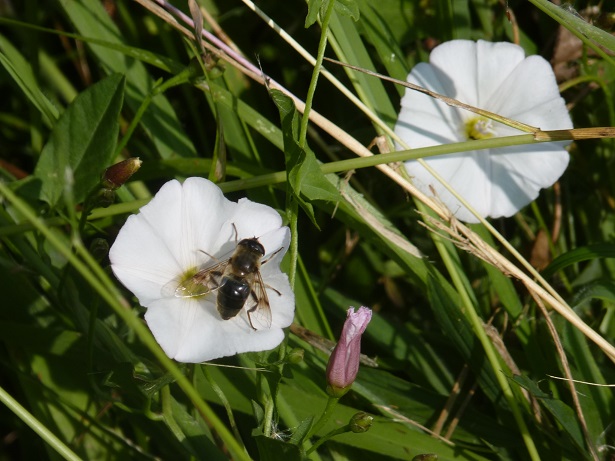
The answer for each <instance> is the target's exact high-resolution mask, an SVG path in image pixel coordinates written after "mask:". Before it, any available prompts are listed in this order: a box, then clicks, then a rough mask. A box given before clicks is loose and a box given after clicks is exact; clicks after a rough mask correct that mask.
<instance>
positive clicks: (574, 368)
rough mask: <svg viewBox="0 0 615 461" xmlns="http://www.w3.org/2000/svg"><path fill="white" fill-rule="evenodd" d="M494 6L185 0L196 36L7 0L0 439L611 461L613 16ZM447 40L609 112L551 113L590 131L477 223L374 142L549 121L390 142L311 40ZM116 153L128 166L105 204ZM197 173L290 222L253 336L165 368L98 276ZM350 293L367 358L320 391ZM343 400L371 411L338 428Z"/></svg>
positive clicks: (277, 452) (177, 28) (408, 56)
mask: <svg viewBox="0 0 615 461" xmlns="http://www.w3.org/2000/svg"><path fill="white" fill-rule="evenodd" d="M330 1H331V2H332V1H333V0H330ZM504 3H505V2H497V1H492V0H473V1H471V2H458V1H429V0H426V1H418V0H416V1H392V0H383V1H380V2H370V1H367V0H344V1H341V0H337V1H336V3H335V4H334V5H333V6H331V7H330V8H328V9H327V4H325V5H323V6H322V9H319V8H320V6H321V5H320V2H318V1H310V2H309V9H308V5H307V4H306V3H305V2H297V1H291V0H289V1H284V2H280V1H278V2H275V1H264V2H259V3H258V5H254V4H252V3H251V2H249V1H248V0H244V1H243V3H242V2H239V1H237V2H226V1H215V0H202V1H201V2H199V5H200V7H201V14H202V15H203V16H202V18H203V21H204V26H203V27H204V31H205V35H204V40H203V41H202V42H201V41H196V40H195V39H194V36H195V33H196V32H198V33H200V29H199V28H196V29H195V27H194V26H193V25H192V24H191V22H190V21H191V18H192V17H193V16H194V17H197V18H198V15H196V14H195V13H196V12H195V11H193V14H191V13H190V9H189V8H188V5H187V4H185V3H184V2H181V3H180V2H177V4H176V5H175V6H176V7H178V8H180V9H181V10H182V11H183V12H184V13H183V14H184V16H182V15H180V14H179V11H176V10H173V9H169V8H167V9H165V8H162V7H161V4H162V3H160V4H159V3H156V2H154V1H153V0H138V1H136V2H129V1H124V0H116V1H115V2H113V1H109V2H104V3H99V2H97V1H94V0H73V1H58V2H47V3H45V4H42V3H40V4H38V3H36V2H12V3H11V2H4V3H3V5H2V6H0V26H1V28H0V64H2V67H0V69H1V70H0V88H1V90H2V95H3V96H2V99H1V100H0V120H1V123H0V161H1V162H2V164H1V166H2V168H0V174H1V175H2V178H1V180H0V196H1V197H2V207H0V241H1V244H0V271H1V272H0V292H1V293H2V301H1V302H0V339H1V342H2V351H3V354H2V357H3V358H2V360H1V363H2V369H1V371H0V401H1V402H2V403H3V404H4V405H3V407H2V409H1V410H0V415H1V416H2V419H1V422H0V427H1V428H2V435H3V446H2V450H1V451H0V457H1V459H7V460H8V459H46V458H49V459H62V458H63V459H80V458H81V459H88V460H95V459H114V460H115V459H152V458H153V459H203V460H215V459H227V458H233V459H262V460H269V459H271V460H278V459H303V458H305V457H309V459H315V460H318V459H322V460H328V459H336V460H342V459H349V460H356V459H361V460H365V461H367V460H371V459H373V460H382V459H413V457H416V456H419V458H417V459H421V458H420V456H421V455H428V454H433V455H436V456H437V459H441V460H447V459H472V460H482V459H489V460H495V459H510V460H518V459H534V460H536V459H571V460H579V459H604V460H609V459H613V457H614V456H615V448H614V446H615V440H614V439H615V428H614V427H613V421H614V420H615V405H614V402H613V392H612V388H611V387H609V385H612V384H613V383H615V369H614V367H613V361H614V360H615V348H614V347H613V341H612V339H613V337H614V334H615V318H614V316H615V309H614V306H615V304H614V303H615V283H614V281H613V280H614V275H615V264H614V263H613V261H614V260H613V258H614V257H615V244H614V242H613V232H614V228H615V213H614V208H615V195H614V192H615V191H614V188H613V184H615V182H614V181H613V178H614V177H615V161H614V157H613V156H614V154H615V149H614V148H615V142H614V141H613V140H612V139H611V137H612V136H613V135H612V133H613V131H612V130H613V128H609V127H615V108H614V104H615V100H614V99H613V92H614V91H615V83H614V82H615V58H614V57H613V56H614V53H615V39H613V35H612V34H611V32H612V31H613V27H614V26H613V24H614V21H613V14H615V13H614V12H613V10H608V6H607V5H606V2H602V3H595V2H594V3H592V2H581V3H580V4H575V8H576V10H575V9H572V8H570V7H559V6H556V5H554V4H552V3H549V2H547V1H546V0H532V1H531V2H509V5H508V6H509V7H510V10H509V11H507V10H506V7H505V5H504ZM306 24H307V27H306ZM323 25H324V27H322V26H323ZM575 37H576V38H575ZM457 38H466V39H472V40H476V39H484V40H491V41H515V42H518V43H519V44H520V45H521V46H522V47H523V48H524V49H525V51H526V53H527V54H541V55H543V56H545V57H546V58H547V59H551V60H552V63H553V64H554V68H555V70H556V75H557V76H558V78H559V83H560V88H561V90H562V95H563V96H564V98H565V99H566V101H567V103H568V105H569V108H570V113H571V116H572V118H573V121H574V124H575V128H577V129H582V128H596V127H605V129H603V130H593V131H592V130H589V131H581V132H573V133H567V134H565V136H569V137H570V138H571V139H572V138H575V139H581V138H589V139H582V140H577V141H575V142H574V143H573V144H572V145H571V147H570V155H571V162H570V165H569V167H568V170H567V172H566V173H565V174H564V176H563V177H562V178H561V180H560V181H559V182H558V183H557V184H556V186H554V187H553V188H551V189H550V190H545V191H543V192H542V193H541V195H540V197H539V199H538V200H536V201H535V202H534V203H532V204H531V205H529V206H528V207H526V208H525V209H523V210H521V211H520V212H519V213H518V214H517V215H516V216H514V217H513V218H508V219H499V220H492V221H490V222H486V221H485V222H484V223H481V224H477V225H471V226H464V225H463V224H462V223H459V222H456V221H455V220H454V219H451V217H450V215H449V214H448V213H447V212H446V211H445V210H443V209H442V207H441V205H440V204H439V203H438V201H437V199H435V198H434V197H431V196H427V195H424V194H422V193H421V192H420V191H418V190H417V189H416V188H415V187H414V186H413V185H412V181H411V178H408V177H407V176H406V175H404V174H403V170H402V169H399V168H398V164H397V163H392V162H399V161H403V160H405V159H410V158H416V157H417V156H420V157H423V156H429V155H443V154H446V153H451V152H465V151H468V150H473V149H477V148H483V147H488V148H493V147H498V146H504V145H512V144H515V143H516V144H519V143H521V144H526V143H532V142H538V141H540V140H544V139H542V138H541V136H548V135H549V134H548V133H547V134H544V132H540V133H529V134H528V135H521V136H517V137H514V139H513V138H496V139H489V140H481V141H471V142H466V143H459V144H456V145H450V146H438V147H434V148H425V149H416V150H414V151H412V150H410V151H404V152H401V153H396V154H384V152H386V151H388V150H389V149H390V148H391V147H392V145H393V135H392V127H393V125H394V124H395V120H396V117H397V111H398V108H399V99H400V96H401V94H402V93H403V91H404V90H405V88H403V87H402V86H398V85H394V84H392V83H390V82H386V81H383V80H381V79H378V78H376V77H374V76H371V75H368V74H365V73H361V72H357V71H356V70H353V69H351V68H348V67H342V66H339V65H336V64H334V63H332V62H331V61H327V60H324V61H323V58H324V57H328V58H332V59H335V60H339V61H341V62H342V63H346V64H351V65H353V66H357V67H360V68H363V69H368V70H372V71H377V72H379V73H381V74H385V75H387V76H390V77H393V78H396V79H400V80H405V78H406V75H407V73H408V72H409V70H410V69H411V68H412V66H413V65H414V64H416V63H418V62H421V61H425V60H427V59H428V53H429V50H430V49H431V48H433V46H434V44H436V43H439V42H442V41H446V40H450V39H457ZM201 47H203V48H201ZM321 65H322V68H321V67H320V66H321ZM315 66H316V69H317V70H318V69H319V70H320V71H319V72H314V69H315ZM294 111H297V112H294ZM289 113H290V114H292V115H293V116H294V119H293V121H292V123H291V122H289V120H290V119H289V118H285V114H289ZM551 135H553V134H551ZM559 135H561V133H559ZM379 136H382V138H379V139H380V140H382V142H380V143H379V145H380V146H381V148H382V149H383V150H382V152H383V153H382V155H381V154H380V152H379V151H378V148H376V147H374V148H373V149H372V148H371V144H372V141H374V139H376V138H377V137H379ZM291 141H292V142H291ZM477 143H478V144H477ZM481 143H482V144H481ZM368 146H370V148H368ZM299 155H301V156H302V157H299ZM387 155H391V157H387ZM126 157H140V158H141V159H142V161H143V165H142V167H141V169H140V170H139V171H138V173H137V174H136V175H135V176H133V177H132V179H131V180H130V181H129V182H128V183H127V184H126V185H124V186H123V187H122V188H120V189H119V190H118V191H117V194H116V195H117V197H116V198H115V203H113V204H111V205H110V206H107V205H109V204H108V203H105V204H104V205H105V206H103V203H102V202H101V201H100V200H99V197H98V196H97V195H96V192H97V191H98V188H99V180H100V177H101V175H102V173H103V171H104V170H105V168H106V167H108V166H109V165H111V164H113V163H116V162H117V161H119V160H121V159H123V158H126ZM298 158H302V159H303V160H302V162H298V161H297V159H298ZM189 176H203V177H208V178H209V179H211V180H214V181H216V182H218V184H219V186H220V187H221V189H222V190H223V191H224V192H225V193H226V194H227V196H228V197H229V198H231V199H237V198H239V197H242V196H248V197H249V198H250V199H252V200H254V201H257V202H261V203H265V204H268V205H270V206H272V207H274V208H276V209H278V210H279V211H280V213H281V214H282V216H283V217H284V218H285V220H286V222H287V223H288V224H289V225H290V227H291V230H292V232H293V247H292V248H291V251H290V252H289V254H290V257H289V258H287V260H286V261H285V271H286V272H288V273H289V274H290V275H291V280H292V281H293V283H294V290H295V294H296V317H295V324H294V325H293V327H291V329H290V330H291V331H289V332H288V335H287V338H286V340H285V341H284V343H283V344H282V345H281V346H280V347H279V348H278V349H276V350H274V351H272V352H266V353H258V354H256V353H253V354H241V355H239V356H235V357H229V358H225V359H219V360H216V361H214V362H212V363H205V364H197V365H186V364H179V363H175V362H173V361H172V360H170V359H168V358H167V357H166V356H165V355H164V352H163V351H162V350H161V349H160V348H159V346H158V345H157V344H156V342H155V340H154V339H153V337H152V336H151V334H150V332H149V330H148V329H147V327H146V324H145V322H144V321H143V319H142V315H143V311H144V309H143V308H142V307H140V306H139V305H138V302H137V301H136V299H135V298H134V297H133V296H132V294H131V293H129V292H128V291H126V290H125V289H124V288H123V287H122V286H121V284H120V283H119V282H118V281H117V280H116V279H115V278H114V277H113V276H112V274H111V272H110V270H109V262H108V259H107V251H108V247H109V245H110V244H112V242H113V240H114V238H115V235H116V234H117V232H118V230H119V228H120V227H121V226H122V224H123V223H124V222H125V221H126V218H127V216H128V215H129V214H130V213H133V212H136V211H137V210H138V208H139V207H141V206H142V205H143V204H145V203H147V201H148V200H149V199H150V198H151V197H152V196H153V195H154V194H155V192H156V191H157V190H158V188H159V187H160V186H161V185H162V184H163V183H164V182H166V181H167V180H170V179H172V178H178V179H183V178H186V177H189ZM360 305H363V306H368V307H371V308H372V309H373V310H374V316H373V319H372V322H371V323H370V325H369V327H368V328H367V331H366V333H365V335H364V337H363V343H362V344H363V353H364V354H365V356H366V357H364V361H363V365H362V367H361V370H360V372H359V375H358V378H357V380H356V382H355V383H354V385H353V387H352V390H351V392H349V393H348V394H346V395H345V396H344V397H343V398H342V399H341V400H340V401H339V403H338V404H337V405H335V406H331V407H330V408H329V407H327V401H328V398H327V394H326V391H325V389H326V380H325V368H326V364H327V359H328V354H329V351H330V349H331V346H332V344H333V342H334V341H335V340H336V338H337V337H338V335H339V332H340V330H341V325H342V322H343V319H344V317H345V312H346V310H347V309H348V307H349V306H357V307H358V306H360ZM300 351H302V352H300ZM301 353H303V356H301ZM301 357H302V358H301ZM325 408H328V410H327V411H328V412H330V415H328V416H330V419H328V421H327V423H326V424H324V425H323V426H322V427H320V426H314V422H315V421H317V420H319V419H320V417H321V415H322V414H323V412H324V411H325ZM359 412H366V413H368V414H370V415H373V416H374V420H373V423H372V425H371V427H370V428H369V430H368V431H366V432H363V433H355V432H352V431H349V430H346V429H347V428H345V426H346V425H347V424H348V423H349V421H350V420H351V418H352V417H353V415H355V414H357V413H359ZM313 427H318V428H319V429H318V431H317V432H316V434H311V433H310V429H311V428H313ZM340 428H341V429H340ZM332 431H333V432H335V435H332V434H331V433H332ZM323 438H324V439H323ZM321 442H324V443H321ZM311 447H312V448H311ZM422 459H429V458H426V457H423V458H422ZM432 459H433V458H432Z"/></svg>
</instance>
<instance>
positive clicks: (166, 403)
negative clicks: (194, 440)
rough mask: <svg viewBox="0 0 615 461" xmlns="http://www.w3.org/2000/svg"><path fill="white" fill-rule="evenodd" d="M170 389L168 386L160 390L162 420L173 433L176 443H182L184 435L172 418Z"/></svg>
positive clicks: (184, 438)
mask: <svg viewBox="0 0 615 461" xmlns="http://www.w3.org/2000/svg"><path fill="white" fill-rule="evenodd" d="M171 399H172V397H171V388H170V387H169V385H166V386H163V387H162V389H160V401H161V403H162V418H163V420H164V422H165V423H166V425H167V427H168V428H169V430H170V431H171V432H172V433H173V435H174V436H175V438H176V439H177V441H178V442H180V443H183V442H184V440H186V434H184V431H182V429H181V427H179V424H177V421H175V418H174V417H173V407H172V405H171Z"/></svg>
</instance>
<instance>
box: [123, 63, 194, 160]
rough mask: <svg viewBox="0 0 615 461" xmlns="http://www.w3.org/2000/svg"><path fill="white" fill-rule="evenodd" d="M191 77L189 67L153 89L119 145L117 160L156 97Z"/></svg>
mask: <svg viewBox="0 0 615 461" xmlns="http://www.w3.org/2000/svg"><path fill="white" fill-rule="evenodd" d="M191 75H192V69H191V68H190V66H188V67H186V68H185V69H183V70H182V71H181V72H180V73H179V74H177V75H175V76H173V77H171V78H170V79H168V80H167V81H166V82H163V83H160V84H158V85H156V86H155V87H154V88H153V89H152V91H150V93H149V94H148V95H147V96H146V97H145V99H144V100H143V102H142V103H141V105H140V106H139V108H138V109H137V112H136V113H135V116H134V117H133V119H132V121H131V122H130V125H129V126H128V128H127V129H126V133H125V134H124V136H123V137H122V139H121V140H120V142H119V143H118V145H117V148H116V149H115V157H116V158H117V157H119V156H120V154H121V153H122V151H123V150H124V148H125V147H126V145H127V144H128V141H129V140H130V138H131V137H132V134H133V133H134V131H135V130H136V129H137V126H139V123H141V118H142V117H143V114H145V111H146V110H147V108H148V107H149V105H150V104H151V103H152V100H153V99H154V97H156V96H157V95H159V94H161V93H164V92H165V91H166V90H168V89H169V88H171V87H174V86H177V85H181V84H182V83H185V82H187V81H188V80H189V79H190V77H191Z"/></svg>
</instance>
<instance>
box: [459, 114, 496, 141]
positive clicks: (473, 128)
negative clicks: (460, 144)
mask: <svg viewBox="0 0 615 461" xmlns="http://www.w3.org/2000/svg"><path fill="white" fill-rule="evenodd" d="M465 134H466V137H467V138H468V139H489V138H493V137H494V136H495V134H496V132H495V129H494V127H493V121H492V120H491V119H488V118H487V117H483V116H475V117H472V118H471V119H469V120H468V121H467V122H466V132H465Z"/></svg>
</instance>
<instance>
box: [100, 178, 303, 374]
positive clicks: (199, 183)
mask: <svg viewBox="0 0 615 461" xmlns="http://www.w3.org/2000/svg"><path fill="white" fill-rule="evenodd" d="M235 229H236V231H235ZM254 237H257V238H258V242H260V243H261V244H262V246H263V247H264V249H265V256H264V257H263V258H262V259H261V261H262V262H265V263H264V264H262V265H261V267H260V273H261V274H262V278H263V282H264V285H265V287H266V293H267V297H268V298H269V302H270V307H271V324H270V325H269V323H268V322H267V321H262V318H263V316H262V315H259V314H262V313H259V312H258V311H256V312H253V313H252V314H250V316H248V312H247V310H248V309H250V308H251V307H253V306H254V305H255V302H254V299H253V296H252V295H251V296H250V297H249V298H248V300H247V301H246V303H245V306H244V308H243V309H241V311H240V312H239V313H238V314H237V315H236V316H235V317H232V318H230V319H228V320H223V319H222V317H221V316H220V314H219V312H218V310H217V308H216V301H217V296H218V293H219V292H220V291H221V290H212V291H210V292H209V293H207V294H205V295H201V296H194V297H182V296H179V295H178V292H177V291H176V288H177V287H178V286H179V284H180V283H182V282H183V281H185V280H187V279H189V278H190V277H191V276H193V275H194V274H195V273H197V271H199V270H202V269H205V268H209V267H210V266H214V265H216V264H218V263H220V262H222V261H226V260H228V258H230V257H231V255H232V254H233V252H234V250H235V248H236V247H237V242H238V241H241V240H242V239H252V238H254ZM289 242H290V232H289V229H288V228H287V227H282V219H281V218H280V215H279V214H278V213H277V212H276V211H275V210H274V209H272V208H270V207H268V206H265V205H262V204H259V203H254V202H251V201H250V200H248V199H241V200H239V202H237V203H235V202H231V201H229V200H227V199H226V198H225V197H224V195H222V192H221V191H220V189H219V188H218V187H217V186H215V185H214V184H213V183H212V182H210V181H208V180H206V179H203V178H189V179H187V180H186V181H185V182H184V183H183V184H180V183H179V182H178V181H175V180H173V181H169V182H167V183H166V184H165V185H164V186H162V188H161V189H160V191H159V192H158V193H157V194H156V196H155V197H154V198H153V199H152V200H151V202H150V203H149V204H147V205H145V206H144V207H143V208H141V210H140V212H139V214H137V215H133V216H130V217H129V218H128V220H127V221H126V224H125V225H124V227H122V229H121V230H120V233H119V234H118V236H117V239H116V240H115V243H114V244H113V247H112V248H111V251H110V252H109V258H110V260H111V267H112V269H113V272H114V273H115V275H116V277H117V278H118V279H119V280H120V281H121V282H122V283H123V284H124V285H125V286H126V287H127V288H128V289H129V290H130V291H132V292H133V293H134V294H135V296H136V297H137V298H138V299H139V302H140V303H141V305H142V306H144V307H146V308H147V312H146V313H145V320H146V321H147V324H148V326H149V328H150V330H151V331H152V333H153V334H154V337H155V338H156V340H157V341H158V343H159V344H160V346H161V347H162V349H163V350H164V351H165V352H166V354H167V355H168V356H169V357H171V358H174V359H175V360H177V361H179V362H193V363H196V362H204V361H207V360H212V359H215V358H218V357H225V356H229V355H234V354H237V353H240V352H253V351H263V350H269V349H273V348H274V347H276V346H277V345H278V344H280V342H281V341H282V339H283V338H284V332H283V331H282V328H285V327H287V326H289V325H290V324H291V323H292V321H293V316H294V311H295V298H294V294H293V292H292V290H291V288H290V284H289V282H288V277H287V276H286V274H284V273H282V272H281V271H280V262H281V260H282V257H283V256H284V254H285V253H286V250H287V249H288V245H289ZM278 250H279V251H278ZM276 251H277V253H276ZM274 253H275V255H274ZM272 255H273V256H272ZM268 258H270V259H268ZM250 320H252V321H253V324H254V328H255V329H253V328H252V327H251V325H250Z"/></svg>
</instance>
